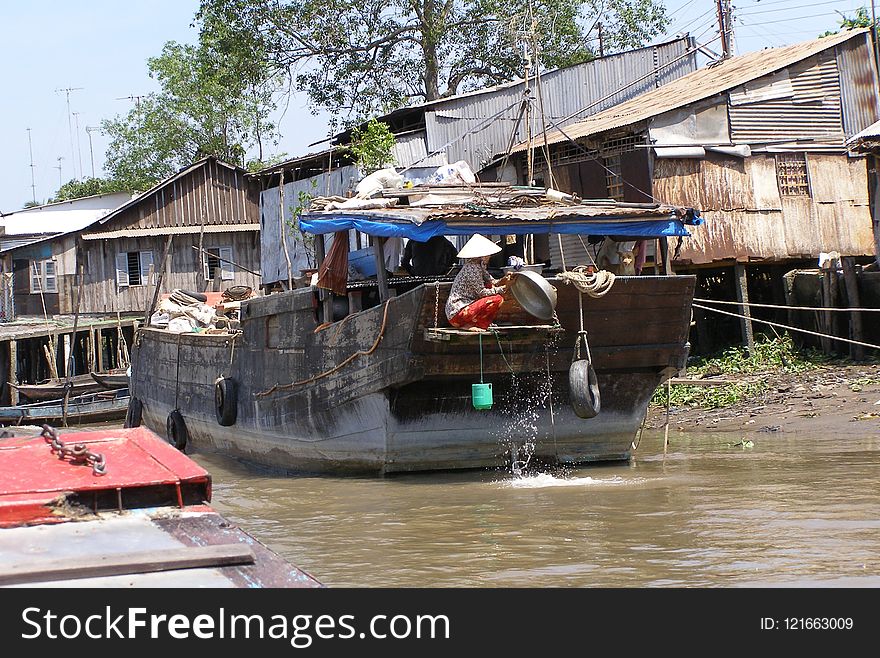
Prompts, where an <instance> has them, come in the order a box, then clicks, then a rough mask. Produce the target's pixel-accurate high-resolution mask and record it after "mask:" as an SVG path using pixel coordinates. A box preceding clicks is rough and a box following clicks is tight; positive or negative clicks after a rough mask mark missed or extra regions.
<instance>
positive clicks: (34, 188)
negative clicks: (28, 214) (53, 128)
mask: <svg viewBox="0 0 880 658" xmlns="http://www.w3.org/2000/svg"><path fill="white" fill-rule="evenodd" d="M27 134H28V151H29V152H30V154H31V195H32V197H31V200H32V201H33V202H34V205H36V204H37V182H36V180H35V179H34V145H33V143H32V142H31V129H30V128H28V129H27Z"/></svg>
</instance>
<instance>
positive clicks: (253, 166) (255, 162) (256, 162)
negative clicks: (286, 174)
mask: <svg viewBox="0 0 880 658" xmlns="http://www.w3.org/2000/svg"><path fill="white" fill-rule="evenodd" d="M289 158H290V156H289V155H288V154H287V153H279V154H278V155H273V156H272V157H271V158H266V159H265V160H261V159H260V158H251V159H250V160H248V161H247V164H246V165H245V169H247V170H248V171H249V172H251V173H252V174H253V173H256V172H258V171H262V170H263V169H268V168H269V167H274V166H275V165H278V164H281V163H282V162H284V161H285V160H287V159H289Z"/></svg>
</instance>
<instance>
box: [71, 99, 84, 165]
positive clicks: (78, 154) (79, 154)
mask: <svg viewBox="0 0 880 658" xmlns="http://www.w3.org/2000/svg"><path fill="white" fill-rule="evenodd" d="M79 115H80V113H79V112H74V113H73V120H74V123H75V124H76V157H77V160H78V161H79V180H82V179H83V159H82V149H81V148H80V142H79Z"/></svg>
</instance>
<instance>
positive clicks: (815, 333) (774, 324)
mask: <svg viewBox="0 0 880 658" xmlns="http://www.w3.org/2000/svg"><path fill="white" fill-rule="evenodd" d="M693 307H694V308H701V309H703V310H704V311H714V312H715V313H720V314H721V315H730V316H732V317H735V318H742V319H744V320H749V321H751V322H760V323H762V324H769V325H770V326H771V327H779V328H780V329H788V330H789V331H799V332H801V333H802V334H809V335H810V336H818V337H819V338H830V339H831V340H839V341H841V342H842V343H850V344H852V345H861V346H862V347H869V348H871V349H872V350H880V345H873V344H872V343H863V342H861V341H858V340H852V339H850V338H841V337H840V336H833V335H831V334H822V333H819V332H818V331H810V330H809V329H801V328H800V327H792V326H790V325H787V324H780V323H779V322H770V321H769V320H759V319H758V318H749V317H746V316H745V315H742V314H741V313H731V312H730V311H722V310H721V309H720V308H712V307H711V306H703V305H701V304H693Z"/></svg>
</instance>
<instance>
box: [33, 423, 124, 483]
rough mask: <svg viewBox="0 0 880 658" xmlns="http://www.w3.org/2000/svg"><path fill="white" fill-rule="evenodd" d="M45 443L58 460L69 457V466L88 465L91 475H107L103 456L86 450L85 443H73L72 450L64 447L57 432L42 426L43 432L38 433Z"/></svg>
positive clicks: (47, 426)
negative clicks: (90, 468)
mask: <svg viewBox="0 0 880 658" xmlns="http://www.w3.org/2000/svg"><path fill="white" fill-rule="evenodd" d="M40 436H42V437H43V438H44V439H46V443H48V444H49V445H50V446H51V448H52V452H53V453H57V455H58V459H65V458H66V457H70V463H71V464H88V465H90V466H91V467H92V473H93V474H95V475H105V474H106V473H107V463H106V462H105V461H104V455H102V454H100V453H95V452H91V451H90V450H89V449H88V448H86V444H85V443H75V444H74V445H73V448H68V447H67V446H65V445H64V441H62V440H61V439H59V438H58V432H57V431H56V430H55V428H54V427H51V426H49V425H43V431H42V432H41V433H40Z"/></svg>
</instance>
